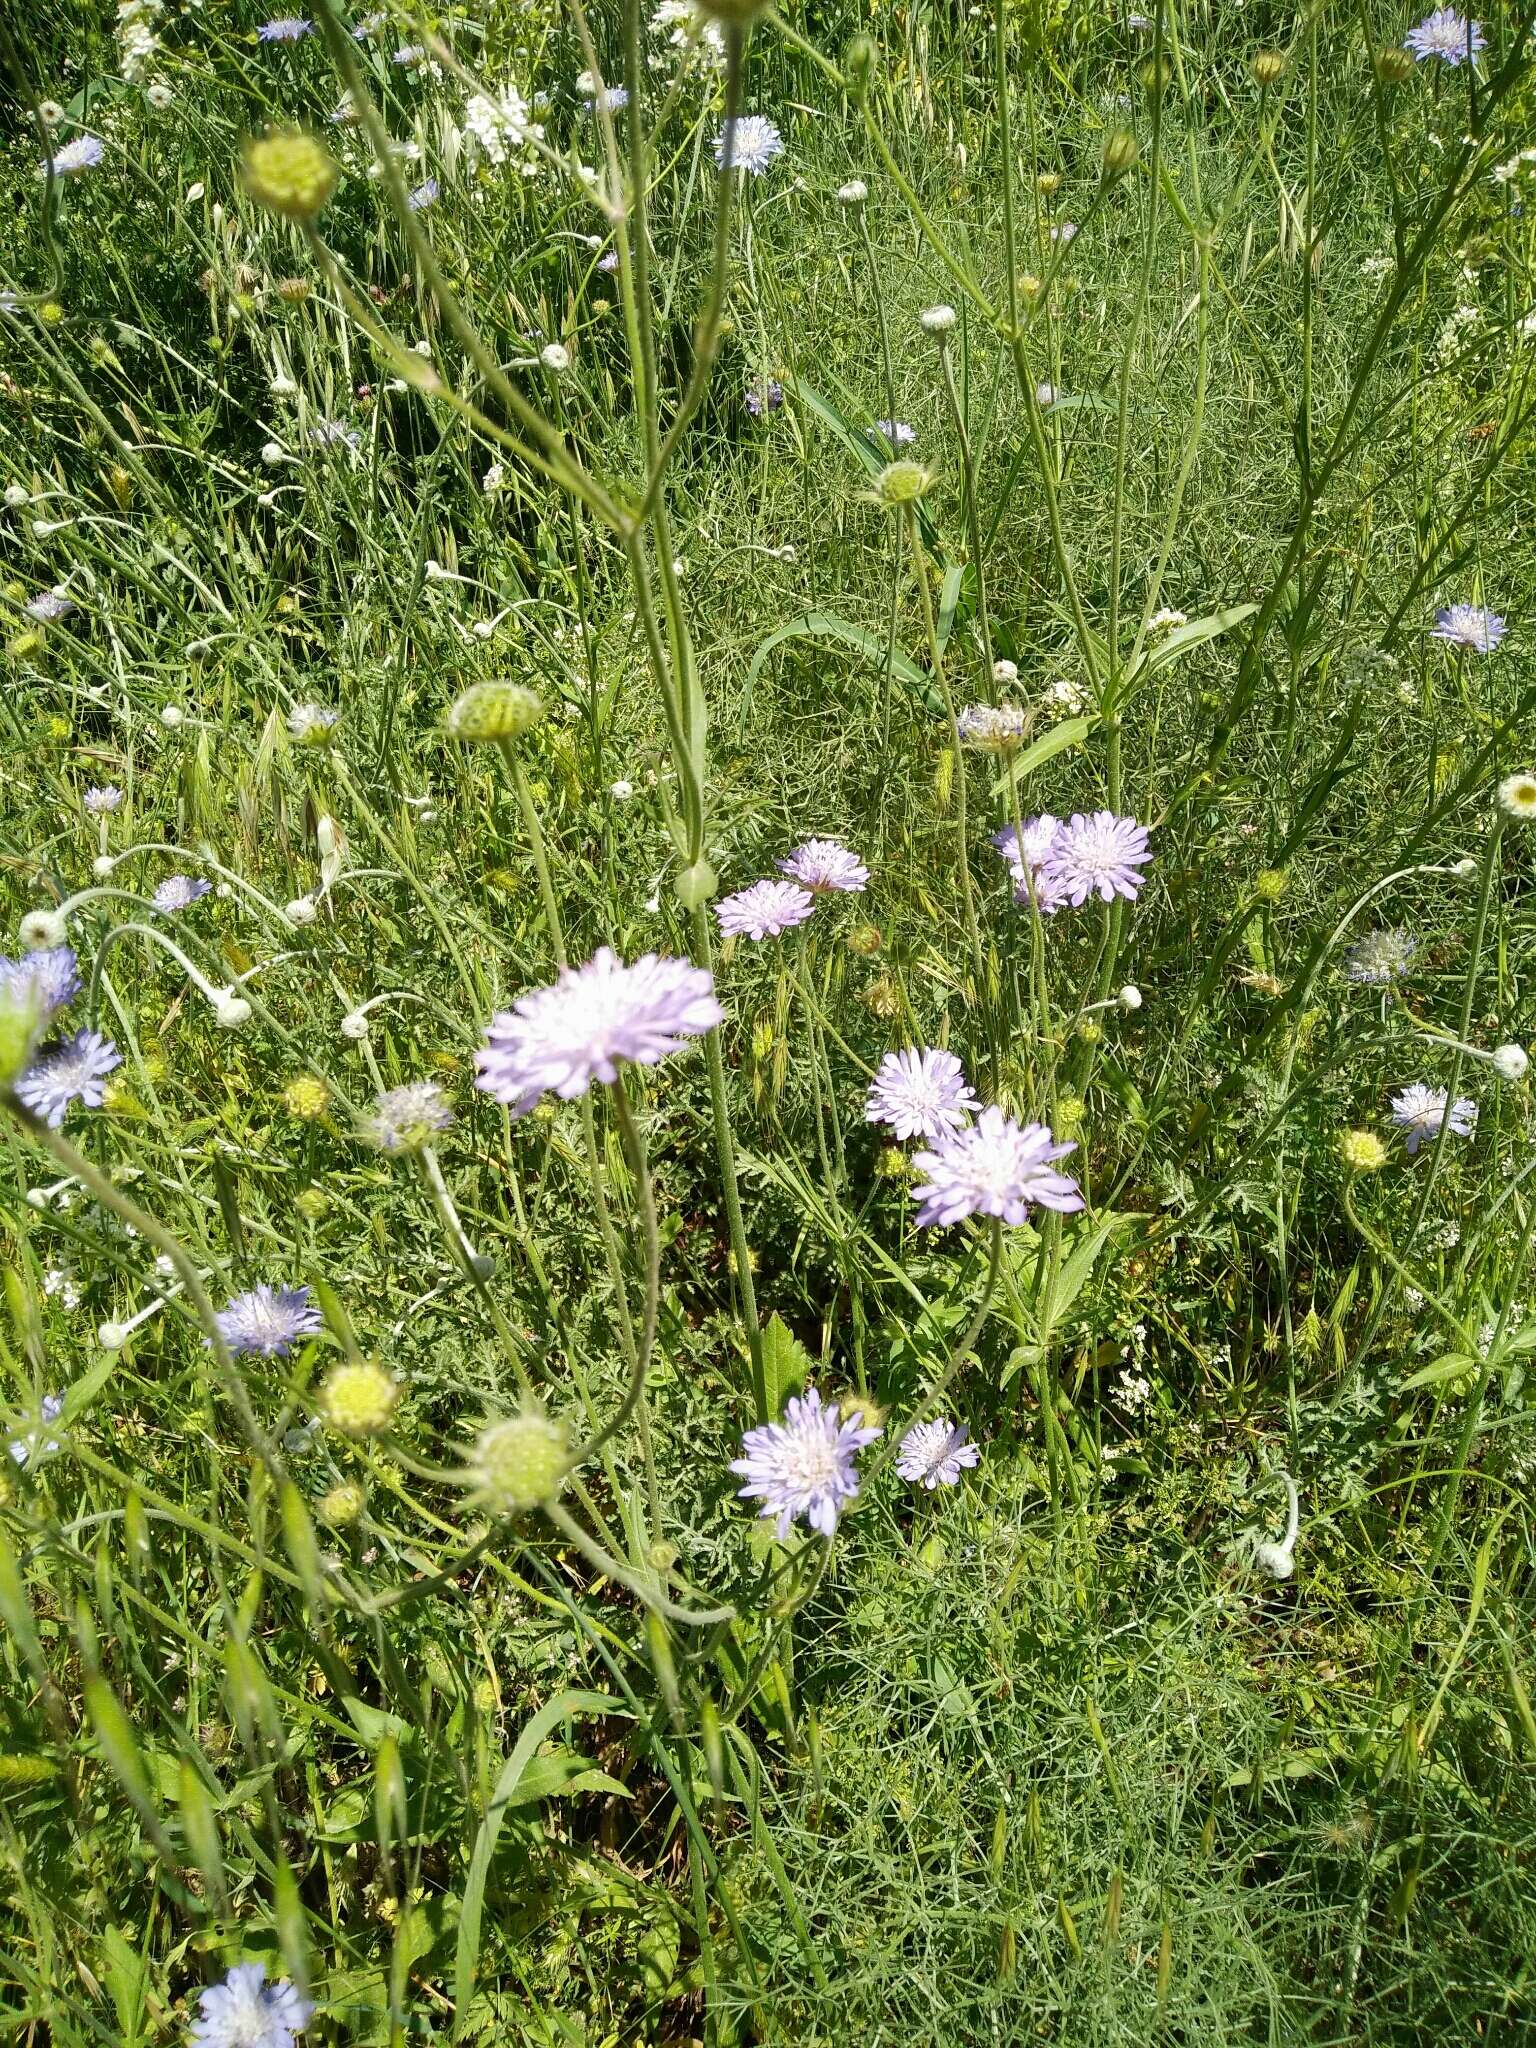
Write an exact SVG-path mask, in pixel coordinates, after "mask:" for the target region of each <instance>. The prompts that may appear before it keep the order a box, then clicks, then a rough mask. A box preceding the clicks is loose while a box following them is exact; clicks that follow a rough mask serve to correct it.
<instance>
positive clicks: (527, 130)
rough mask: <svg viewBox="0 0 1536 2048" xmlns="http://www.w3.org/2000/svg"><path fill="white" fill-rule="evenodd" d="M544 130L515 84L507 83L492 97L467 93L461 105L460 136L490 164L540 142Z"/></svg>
mask: <svg viewBox="0 0 1536 2048" xmlns="http://www.w3.org/2000/svg"><path fill="white" fill-rule="evenodd" d="M543 139H544V130H543V127H542V126H541V125H540V123H539V122H537V121H535V120H534V119H533V117H532V110H531V109H530V107H529V105H528V103H527V101H526V100H525V99H524V98H523V96H522V94H521V93H520V92H519V91H518V90H517V88H516V87H515V86H510V85H509V86H507V87H505V88H504V90H503V91H501V92H500V93H498V94H497V95H496V97H495V98H494V99H492V98H491V96H490V95H489V94H488V93H483V92H477V93H473V94H471V96H470V99H469V101H468V104H467V105H466V106H465V108H464V126H463V130H462V132H461V140H462V141H463V142H465V143H466V144H473V145H474V147H475V148H477V149H478V150H479V151H480V152H481V153H482V154H483V155H484V156H486V157H488V158H489V159H490V161H491V162H492V163H493V164H504V163H505V162H506V160H507V157H508V155H509V154H510V152H511V151H512V150H515V149H526V148H527V147H528V145H529V144H530V143H533V142H542V141H543Z"/></svg>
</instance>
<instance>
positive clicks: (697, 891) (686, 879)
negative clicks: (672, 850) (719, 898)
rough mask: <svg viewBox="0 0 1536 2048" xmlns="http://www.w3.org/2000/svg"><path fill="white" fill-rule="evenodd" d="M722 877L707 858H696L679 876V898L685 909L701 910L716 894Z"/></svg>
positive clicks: (677, 884) (677, 886) (677, 885)
mask: <svg viewBox="0 0 1536 2048" xmlns="http://www.w3.org/2000/svg"><path fill="white" fill-rule="evenodd" d="M719 886H720V878H719V876H718V875H717V874H716V873H715V871H714V869H713V868H712V867H711V866H710V864H709V862H708V861H707V860H696V861H695V862H694V863H693V865H692V867H687V868H684V869H683V871H682V873H681V874H680V875H679V876H678V878H677V883H676V892H677V900H678V902H679V903H681V905H682V906H683V908H684V910H700V909H702V908H703V906H704V905H705V904H706V903H708V902H709V901H710V900H711V898H712V897H713V896H714V894H715V891H716V890H717V889H718V888H719Z"/></svg>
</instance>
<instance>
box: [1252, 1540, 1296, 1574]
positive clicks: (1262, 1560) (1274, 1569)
mask: <svg viewBox="0 0 1536 2048" xmlns="http://www.w3.org/2000/svg"><path fill="white" fill-rule="evenodd" d="M1253 1561H1254V1563H1255V1564H1256V1565H1257V1566H1258V1567H1259V1570H1260V1571H1263V1572H1268V1573H1269V1576H1270V1577H1271V1578H1272V1579H1288V1578H1289V1577H1290V1576H1291V1573H1292V1572H1293V1571H1295V1569H1296V1553H1295V1551H1294V1550H1293V1549H1292V1548H1291V1546H1290V1544H1289V1543H1261V1544H1259V1546H1258V1547H1257V1549H1256V1550H1255V1551H1254V1553H1253Z"/></svg>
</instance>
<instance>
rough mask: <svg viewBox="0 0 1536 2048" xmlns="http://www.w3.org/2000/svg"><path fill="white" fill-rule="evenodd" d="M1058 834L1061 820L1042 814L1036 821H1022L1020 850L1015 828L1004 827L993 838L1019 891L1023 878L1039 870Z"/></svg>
mask: <svg viewBox="0 0 1536 2048" xmlns="http://www.w3.org/2000/svg"><path fill="white" fill-rule="evenodd" d="M1060 830H1061V820H1060V818H1057V817H1053V816H1052V814H1051V813H1050V812H1049V811H1042V812H1041V814H1040V816H1039V817H1038V818H1026V819H1025V820H1024V824H1023V843H1022V847H1021V845H1020V828H1019V827H1018V826H1017V825H1005V826H1004V827H1003V829H1002V831H1001V832H994V833H993V834H992V844H993V845H994V846H995V847H996V848H997V850H998V852H999V853H1000V854H1001V855H1002V856H1003V859H1004V860H1005V861H1007V863H1008V865H1009V867H1010V868H1011V869H1012V870H1013V879H1014V881H1015V882H1016V883H1017V884H1018V885H1019V886H1020V887H1021V888H1022V887H1023V884H1024V881H1025V877H1026V875H1027V874H1029V873H1030V872H1032V871H1033V870H1034V869H1036V868H1038V867H1039V865H1040V863H1041V862H1042V861H1043V860H1044V859H1045V857H1046V855H1047V854H1048V853H1049V852H1050V850H1051V848H1052V847H1053V846H1054V845H1055V844H1056V835H1057V833H1058V832H1060Z"/></svg>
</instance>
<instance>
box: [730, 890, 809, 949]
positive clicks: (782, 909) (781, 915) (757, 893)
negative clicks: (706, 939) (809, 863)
mask: <svg viewBox="0 0 1536 2048" xmlns="http://www.w3.org/2000/svg"><path fill="white" fill-rule="evenodd" d="M815 908H816V899H815V897H814V896H812V894H811V892H810V890H809V889H802V888H801V887H800V885H799V884H798V883H797V882H771V881H770V882H754V883H753V884H752V886H751V888H749V889H738V890H737V891H736V894H735V895H734V896H723V897H721V899H720V901H719V902H718V903H717V904H716V905H715V916H716V917H717V918H718V920H719V923H720V930H721V932H722V934H723V935H724V936H725V937H726V938H728V939H729V938H734V937H735V936H736V935H737V934H738V933H739V932H745V933H746V935H747V937H748V938H749V939H776V938H777V937H778V936H779V934H780V933H781V932H787V931H790V930H792V929H793V927H794V926H795V925H797V924H804V923H805V920H806V919H807V918H808V917H809V916H810V914H811V912H812V911H813V910H814V909H815Z"/></svg>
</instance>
